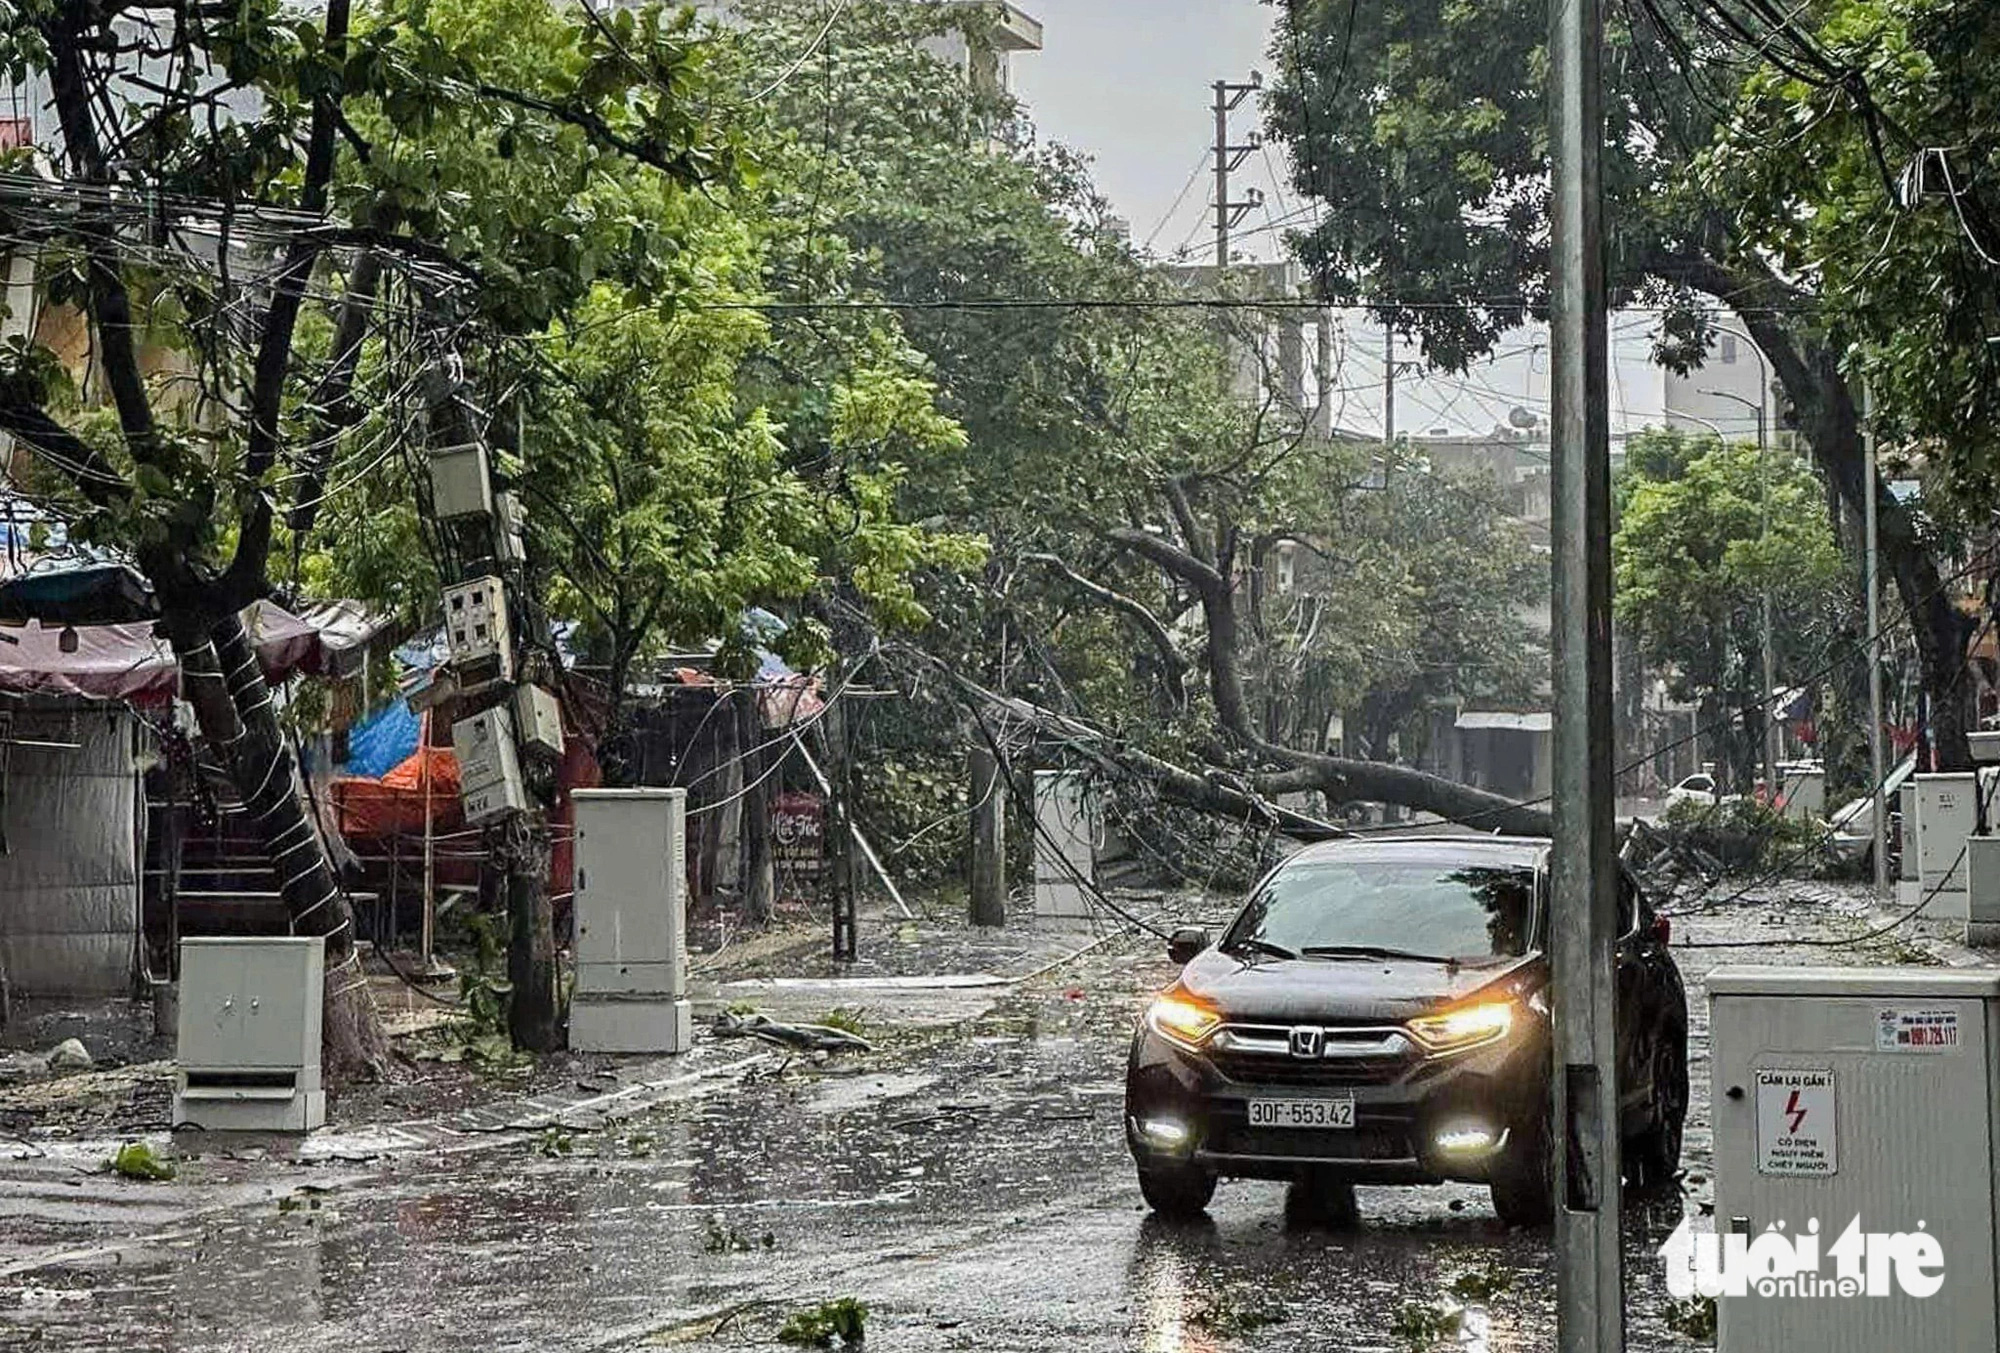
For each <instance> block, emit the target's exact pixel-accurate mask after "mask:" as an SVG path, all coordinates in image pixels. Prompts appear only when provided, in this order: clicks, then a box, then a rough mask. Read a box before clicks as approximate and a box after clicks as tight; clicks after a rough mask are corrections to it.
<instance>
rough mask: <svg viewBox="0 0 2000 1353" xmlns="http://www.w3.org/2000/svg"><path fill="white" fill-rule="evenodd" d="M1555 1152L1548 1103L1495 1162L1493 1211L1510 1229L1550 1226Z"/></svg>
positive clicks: (1553, 1212)
mask: <svg viewBox="0 0 2000 1353" xmlns="http://www.w3.org/2000/svg"><path fill="white" fill-rule="evenodd" d="M1555 1176H1556V1166H1555V1150H1554V1146H1553V1143H1552V1142H1551V1140H1550V1138H1549V1106H1548V1105H1547V1104H1546V1103H1545V1104H1543V1105H1542V1107H1541V1109H1540V1111H1539V1112H1537V1113H1536V1114H1535V1115H1534V1117H1532V1118H1531V1119H1529V1121H1528V1122H1527V1123H1525V1124H1523V1125H1522V1126H1521V1127H1519V1128H1517V1129H1516V1130H1515V1132H1514V1135H1513V1137H1512V1139H1511V1140H1509V1141H1508V1143H1507V1149H1506V1151H1505V1152H1504V1153H1503V1154H1502V1155H1501V1157H1500V1158H1499V1159H1498V1160H1496V1161H1495V1162H1493V1172H1492V1174H1491V1175H1490V1176H1489V1177H1488V1180H1487V1188H1488V1191H1489V1192H1491V1193H1492V1195H1493V1210H1494V1212H1496V1213H1498V1214H1499V1217H1500V1220H1501V1221H1502V1222H1503V1223H1505V1224H1506V1225H1508V1226H1547V1225H1548V1224H1549V1223H1550V1222H1551V1221H1553V1220H1554V1219H1555V1215H1556V1177H1555Z"/></svg>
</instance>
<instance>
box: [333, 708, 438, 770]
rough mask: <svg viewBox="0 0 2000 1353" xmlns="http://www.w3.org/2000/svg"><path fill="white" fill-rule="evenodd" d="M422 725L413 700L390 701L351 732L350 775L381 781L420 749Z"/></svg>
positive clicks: (349, 746)
mask: <svg viewBox="0 0 2000 1353" xmlns="http://www.w3.org/2000/svg"><path fill="white" fill-rule="evenodd" d="M421 726H422V725H421V721H420V719H419V716H418V714H417V712H416V711H415V710H413V709H411V708H410V702H409V701H407V700H402V699H397V700H392V701H390V702H389V703H388V704H387V705H384V706H383V707H382V708H381V709H379V710H377V711H376V712H375V713H373V714H371V715H369V716H368V717H367V718H365V719H363V720H362V721H361V722H360V723H358V724H356V725H354V727H353V728H351V729H349V730H348V734H347V773H348V774H349V775H362V776H366V777H367V778H368V779H371V780H379V779H381V778H382V777H383V776H384V775H387V774H388V773H389V772H390V771H392V770H394V769H395V768H396V767H397V766H399V765H401V764H402V763H403V762H405V761H407V760H409V758H410V756H411V755H412V754H413V753H414V752H415V751H416V750H417V736H418V729H419V728H420V727H421Z"/></svg>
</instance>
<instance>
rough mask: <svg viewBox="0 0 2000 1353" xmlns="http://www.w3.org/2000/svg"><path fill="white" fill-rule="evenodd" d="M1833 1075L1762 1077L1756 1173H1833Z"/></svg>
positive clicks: (1767, 1071) (1804, 1072)
mask: <svg viewBox="0 0 2000 1353" xmlns="http://www.w3.org/2000/svg"><path fill="white" fill-rule="evenodd" d="M1839 1165H1840V1161H1839V1155H1838V1152H1837V1151H1836V1149H1835V1142H1834V1120H1833V1073H1832V1072H1831V1071H1819V1070H1808V1069H1802V1068H1795V1067H1771V1068H1760V1069H1759V1070H1758V1072H1757V1171H1758V1173H1760V1174H1806V1175H1826V1174H1833V1173H1834V1172H1835V1171H1836V1170H1838V1169H1839Z"/></svg>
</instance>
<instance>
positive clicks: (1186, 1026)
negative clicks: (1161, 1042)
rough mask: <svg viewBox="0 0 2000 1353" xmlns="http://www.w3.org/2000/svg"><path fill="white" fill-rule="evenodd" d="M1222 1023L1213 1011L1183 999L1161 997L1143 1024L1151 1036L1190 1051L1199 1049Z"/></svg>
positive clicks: (1178, 997)
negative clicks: (1169, 1041) (1203, 1041)
mask: <svg viewBox="0 0 2000 1353" xmlns="http://www.w3.org/2000/svg"><path fill="white" fill-rule="evenodd" d="M1221 1023H1222V1017H1221V1016H1220V1015H1218V1014H1216V1013H1215V1012H1214V1011H1213V1010H1211V1009H1209V1008H1208V1007H1207V1006H1205V1005H1197V1004H1196V1003H1195V1002H1193V1001H1190V1000H1188V999H1186V998H1185V997H1182V996H1162V997H1160V999H1159V1000H1157V1001H1154V1002H1153V1006H1152V1008H1151V1009H1150V1010H1148V1011H1147V1012H1146V1024H1147V1025H1148V1027H1150V1028H1151V1029H1152V1031H1153V1032H1154V1033H1156V1034H1159V1035H1160V1036H1161V1037H1162V1038H1168V1039H1172V1040H1173V1041H1174V1042H1176V1043H1179V1044H1181V1045H1183V1046H1184V1047H1190V1048H1192V1047H1196V1046H1199V1045H1200V1043H1201V1041H1202V1040H1203V1039H1204V1038H1207V1037H1208V1036H1209V1035H1210V1034H1212V1033H1214V1032H1215V1029H1216V1026H1217V1025H1219V1024H1221Z"/></svg>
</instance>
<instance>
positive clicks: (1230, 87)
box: [1214, 71, 1264, 281]
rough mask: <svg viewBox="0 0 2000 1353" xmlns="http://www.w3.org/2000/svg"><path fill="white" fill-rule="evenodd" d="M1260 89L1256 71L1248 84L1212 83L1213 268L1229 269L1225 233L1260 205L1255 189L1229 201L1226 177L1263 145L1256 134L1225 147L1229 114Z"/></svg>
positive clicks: (1261, 199) (1261, 196)
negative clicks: (1213, 146)
mask: <svg viewBox="0 0 2000 1353" xmlns="http://www.w3.org/2000/svg"><path fill="white" fill-rule="evenodd" d="M1263 87H1264V77H1263V76H1262V75H1260V74H1258V73H1257V72H1256V71H1251V72H1250V82H1249V83H1248V84H1241V85H1239V84H1232V83H1230V82H1229V81H1227V80H1217V81H1216V82H1215V105H1214V111H1215V266H1216V267H1217V268H1218V269H1221V268H1226V267H1228V266H1229V232H1230V231H1231V230H1232V229H1234V228H1235V225H1236V223H1237V222H1238V221H1240V220H1242V219H1243V217H1244V214H1245V213H1246V212H1250V211H1254V210H1255V209H1256V208H1258V207H1261V206H1263V205H1264V194H1263V193H1261V192H1259V191H1258V190H1257V189H1255V188H1252V189H1251V190H1250V191H1249V192H1247V193H1245V194H1244V195H1243V200H1242V201H1241V202H1232V201H1230V200H1229V176H1230V175H1231V174H1233V173H1235V172H1236V170H1237V168H1238V167H1239V166H1241V165H1242V163H1243V161H1244V160H1246V159H1248V158H1249V157H1250V155H1251V153H1252V152H1253V151H1256V150H1258V149H1260V148H1262V146H1263V144H1264V137H1263V134H1262V133H1260V132H1251V133H1250V134H1249V135H1248V136H1247V137H1246V138H1245V139H1244V142H1243V144H1242V145H1239V146H1232V145H1231V144H1229V115H1230V114H1231V113H1233V112H1235V111H1236V110H1237V109H1238V108H1239V107H1241V106H1242V104H1243V100H1245V99H1247V98H1249V97H1250V96H1251V95H1252V94H1254V93H1256V92H1257V91H1258V90H1260V89H1262V88H1263ZM1216 280H1217V281H1220V280H1221V279H1220V278H1217V279H1216Z"/></svg>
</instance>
